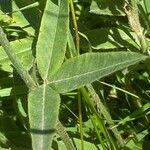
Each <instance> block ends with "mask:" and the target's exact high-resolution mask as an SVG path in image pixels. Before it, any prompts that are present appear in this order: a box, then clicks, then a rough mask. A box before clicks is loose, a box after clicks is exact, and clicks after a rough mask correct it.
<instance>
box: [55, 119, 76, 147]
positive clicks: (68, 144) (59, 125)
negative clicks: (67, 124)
mask: <svg viewBox="0 0 150 150" xmlns="http://www.w3.org/2000/svg"><path fill="white" fill-rule="evenodd" d="M56 130H57V133H58V134H59V135H60V137H61V139H62V140H63V142H64V144H65V146H66V148H67V150H76V148H75V147H74V145H73V143H72V141H71V139H70V137H69V135H68V133H67V132H66V131H65V128H64V126H63V125H62V123H61V122H60V121H58V122H57V126H56Z"/></svg>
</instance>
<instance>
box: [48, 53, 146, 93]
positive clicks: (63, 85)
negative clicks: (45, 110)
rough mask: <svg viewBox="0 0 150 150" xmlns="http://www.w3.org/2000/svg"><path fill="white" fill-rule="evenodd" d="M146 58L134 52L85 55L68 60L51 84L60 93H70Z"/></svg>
mask: <svg viewBox="0 0 150 150" xmlns="http://www.w3.org/2000/svg"><path fill="white" fill-rule="evenodd" d="M146 58H147V56H145V55H142V54H139V53H132V52H110V53H88V54H83V55H80V56H77V57H74V58H71V59H69V60H67V61H66V62H65V63H64V64H63V65H62V66H61V68H60V69H59V70H58V72H57V73H56V74H55V75H54V76H53V77H52V80H51V81H50V82H49V84H50V86H51V87H52V88H54V89H55V90H57V91H58V92H60V93H65V92H69V91H71V90H74V89H77V88H79V87H81V86H83V85H86V84H88V83H91V82H92V81H94V80H96V79H100V78H102V77H105V76H107V75H109V74H111V73H113V72H115V71H118V70H121V69H123V68H125V67H128V66H130V65H133V64H135V63H138V62H139V61H141V60H144V59H146Z"/></svg>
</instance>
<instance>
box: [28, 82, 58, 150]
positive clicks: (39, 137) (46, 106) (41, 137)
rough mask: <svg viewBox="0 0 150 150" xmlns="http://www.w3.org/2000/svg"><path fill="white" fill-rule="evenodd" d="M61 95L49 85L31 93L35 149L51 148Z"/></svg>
mask: <svg viewBox="0 0 150 150" xmlns="http://www.w3.org/2000/svg"><path fill="white" fill-rule="evenodd" d="M59 104H60V97H59V94H57V93H56V92H55V91H54V90H52V89H51V88H50V87H49V86H48V85H45V84H44V85H42V86H40V87H38V88H36V89H35V90H33V91H31V92H30V93H29V104H28V109H29V122H30V130H31V138H32V147H33V150H46V149H50V147H51V143H52V138H53V135H54V133H55V127H56V123H57V120H58V113H59Z"/></svg>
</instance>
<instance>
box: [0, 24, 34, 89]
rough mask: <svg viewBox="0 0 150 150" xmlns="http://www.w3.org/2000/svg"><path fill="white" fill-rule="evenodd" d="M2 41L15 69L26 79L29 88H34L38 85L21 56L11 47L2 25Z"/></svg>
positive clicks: (0, 39)
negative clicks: (22, 61)
mask: <svg viewBox="0 0 150 150" xmlns="http://www.w3.org/2000/svg"><path fill="white" fill-rule="evenodd" d="M0 43H1V45H2V47H3V48H4V50H5V52H6V54H7V55H8V57H9V59H10V61H11V62H12V64H13V66H14V67H15V69H16V70H17V72H18V74H19V75H20V76H21V78H22V79H23V80H24V82H25V84H26V85H27V86H28V88H29V89H32V88H34V87H35V86H36V85H35V83H34V81H33V79H32V78H31V76H30V75H29V74H28V72H27V71H26V70H25V69H24V68H23V65H22V64H21V62H20V60H19V58H18V57H17V55H16V54H15V52H14V51H13V49H12V48H11V46H10V43H9V41H8V39H7V37H6V34H5V33H4V32H3V29H2V28H1V27H0Z"/></svg>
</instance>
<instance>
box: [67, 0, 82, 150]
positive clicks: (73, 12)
mask: <svg viewBox="0 0 150 150" xmlns="http://www.w3.org/2000/svg"><path fill="white" fill-rule="evenodd" d="M70 8H71V13H72V19H73V25H74V29H75V36H76V48H77V55H80V38H79V32H78V25H77V21H76V16H75V10H74V5H73V0H70ZM78 108H79V123H80V137H81V150H84V136H83V133H84V132H83V125H82V124H83V121H82V109H81V108H82V105H81V93H80V89H79V90H78Z"/></svg>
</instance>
